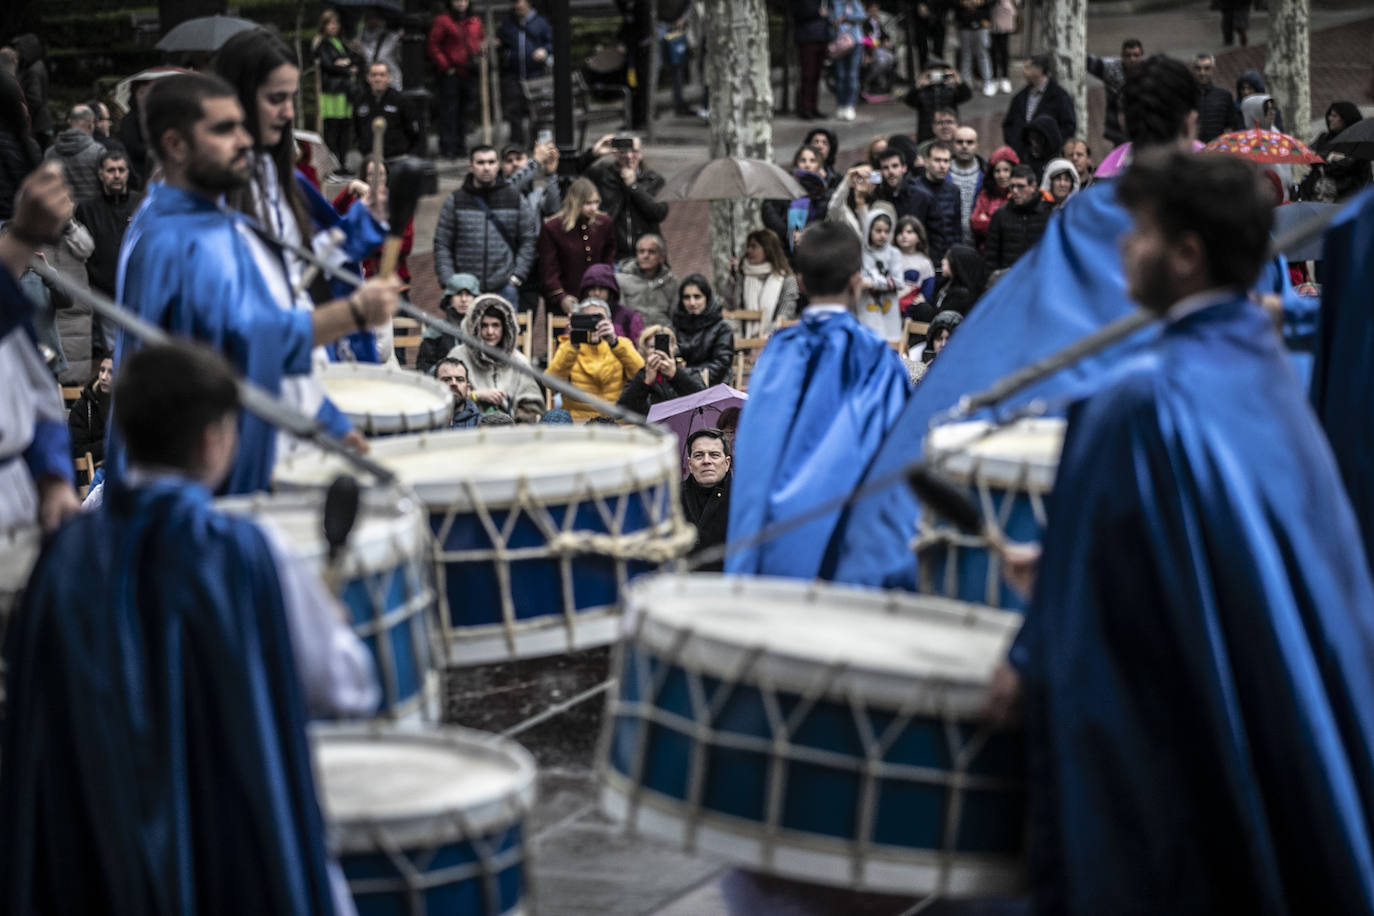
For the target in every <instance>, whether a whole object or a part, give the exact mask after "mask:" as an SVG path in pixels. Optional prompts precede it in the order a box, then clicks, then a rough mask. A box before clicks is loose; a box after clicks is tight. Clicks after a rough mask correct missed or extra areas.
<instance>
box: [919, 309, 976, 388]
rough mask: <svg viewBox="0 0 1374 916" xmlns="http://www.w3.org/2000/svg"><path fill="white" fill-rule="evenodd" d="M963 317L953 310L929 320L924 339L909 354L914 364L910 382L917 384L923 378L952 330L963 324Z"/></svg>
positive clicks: (945, 343) (945, 311)
mask: <svg viewBox="0 0 1374 916" xmlns="http://www.w3.org/2000/svg"><path fill="white" fill-rule="evenodd" d="M963 320H964V316H963V315H960V314H959V313H958V312H956V311H954V310H953V309H945V310H944V311H943V312H940V313H939V314H937V315H936V316H935V317H934V318H932V319H930V327H928V328H927V329H926V339H925V340H924V341H922V342H921V343H920V344H919V345H918V346H916V347H913V348H912V350H911V353H910V354H909V356H910V358H911V360H913V361H914V362H915V368H914V371H912V373H911V374H912V379H911V380H912V382H919V381H920V380H921V379H923V378H925V374H926V371H927V370H929V369H930V364H931V363H933V362H934V361H935V357H937V356H939V355H940V352H941V351H942V350H944V348H945V347H946V346H947V345H948V344H949V338H950V335H952V334H953V333H954V329H955V328H957V327H959V325H960V323H961V322H963Z"/></svg>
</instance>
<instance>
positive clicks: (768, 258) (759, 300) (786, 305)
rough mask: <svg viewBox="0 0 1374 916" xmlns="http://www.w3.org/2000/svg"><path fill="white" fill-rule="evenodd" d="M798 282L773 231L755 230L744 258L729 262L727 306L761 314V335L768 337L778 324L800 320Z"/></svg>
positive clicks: (726, 291)
mask: <svg viewBox="0 0 1374 916" xmlns="http://www.w3.org/2000/svg"><path fill="white" fill-rule="evenodd" d="M797 296H798V289H797V278H796V277H794V276H793V275H792V265H790V264H789V263H788V262H787V254H786V253H785V252H784V251H783V250H782V242H781V241H780V240H779V239H778V236H777V234H776V233H774V232H773V230H772V229H755V230H754V231H753V232H751V233H749V235H747V236H746V237H745V239H744V258H743V259H742V260H738V259H735V258H731V259H730V285H729V286H727V287H726V288H725V306H726V307H727V308H731V309H744V310H746V311H750V312H759V313H760V314H761V315H762V316H763V319H762V321H761V322H760V328H759V330H760V333H761V334H763V336H765V337H767V336H768V335H769V334H771V333H773V328H774V327H775V326H776V325H777V323H778V322H779V321H785V320H788V319H792V318H796V317H797Z"/></svg>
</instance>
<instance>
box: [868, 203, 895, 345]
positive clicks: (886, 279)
mask: <svg viewBox="0 0 1374 916" xmlns="http://www.w3.org/2000/svg"><path fill="white" fill-rule="evenodd" d="M896 223H897V217H896V214H894V213H893V212H892V207H891V206H890V205H889V204H887V203H885V202H884V203H876V204H874V205H873V206H872V207H869V208H868V216H867V218H866V219H865V220H864V247H863V296H862V297H861V298H860V299H859V323H860V324H862V325H863V326H864V327H866V328H868V329H869V330H870V331H872V332H873V333H875V334H877V335H878V336H879V337H881V338H882V339H883V340H897V339H899V338H900V337H901V336H902V309H901V306H900V305H898V298H899V297H898V295H897V291H898V290H899V289H901V287H902V253H901V252H900V251H898V250H897V248H896V246H894V245H893V244H892V235H893V230H894V228H895V227H896Z"/></svg>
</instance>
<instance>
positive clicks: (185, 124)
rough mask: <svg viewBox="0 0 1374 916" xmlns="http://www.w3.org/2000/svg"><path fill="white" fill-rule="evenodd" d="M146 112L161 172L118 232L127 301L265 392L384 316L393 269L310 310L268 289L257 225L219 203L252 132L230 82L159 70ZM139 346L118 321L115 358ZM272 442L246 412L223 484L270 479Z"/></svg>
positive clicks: (112, 471)
mask: <svg viewBox="0 0 1374 916" xmlns="http://www.w3.org/2000/svg"><path fill="white" fill-rule="evenodd" d="M144 115H145V123H146V124H147V127H148V143H149V147H150V149H151V150H152V151H153V153H154V155H156V156H157V158H158V161H159V162H160V163H161V165H162V170H163V176H164V177H163V183H162V184H155V185H153V186H152V188H151V189H150V190H149V192H148V199H147V201H146V203H145V205H144V206H143V207H142V209H140V210H139V211H138V214H137V215H136V216H135V217H134V220H133V223H132V224H131V225H130V226H129V232H128V235H127V237H126V238H125V241H124V250H123V252H122V254H121V266H120V271H119V276H118V280H117V283H116V289H117V292H118V298H119V300H120V301H121V302H122V303H123V304H124V306H125V308H128V309H130V310H131V311H134V312H137V313H138V315H139V316H140V317H141V318H143V319H144V320H146V321H150V322H152V323H153V324H156V325H158V326H159V327H162V328H163V329H164V330H167V331H170V332H172V333H174V334H178V335H181V336H184V337H190V338H193V339H196V340H199V341H201V342H203V343H206V344H208V345H210V346H211V347H213V348H215V349H218V350H219V351H220V352H222V353H223V354H224V355H225V356H226V357H227V358H228V359H229V361H230V362H231V363H232V364H233V365H234V367H235V368H236V369H237V370H238V371H239V372H241V373H243V375H244V376H246V377H247V378H248V379H249V380H250V381H253V382H256V383H257V384H258V385H260V386H262V387H263V388H265V389H267V390H268V391H269V392H270V393H272V394H277V393H279V392H280V390H281V385H282V379H283V377H285V376H287V375H305V374H309V372H310V358H311V349H312V348H313V347H315V346H317V345H323V344H327V343H330V342H332V341H334V340H337V339H339V338H340V337H343V336H345V335H347V334H349V333H352V332H353V331H357V330H362V329H364V328H368V327H372V326H375V325H378V324H382V323H383V322H389V321H390V320H391V316H392V314H393V313H394V312H395V311H396V303H397V298H398V295H399V289H400V281H399V280H397V279H395V278H394V277H392V278H385V279H383V278H375V277H374V278H372V279H370V280H368V281H366V282H365V283H364V284H363V286H362V287H361V288H360V289H358V290H357V291H356V292H354V293H353V294H352V295H350V296H349V297H348V298H347V299H341V300H335V301H333V302H329V303H326V304H324V305H321V306H319V307H318V308H316V309H315V310H314V311H313V312H310V311H305V310H287V309H284V308H281V307H279V305H278V304H277V303H275V302H273V301H272V297H271V292H270V287H269V286H268V284H267V281H266V280H265V279H264V277H263V276H262V274H261V273H260V272H259V271H258V269H257V267H256V265H255V263H254V260H253V253H252V250H251V248H250V238H251V233H252V232H253V229H251V228H250V227H249V226H248V225H247V223H246V222H245V218H244V217H243V216H242V215H241V214H239V213H237V212H234V211H231V210H227V209H226V208H224V207H223V206H221V204H220V198H221V195H223V194H224V193H225V192H227V191H232V190H235V189H237V188H241V187H244V186H245V185H246V184H247V182H248V180H249V178H250V167H249V160H248V152H249V150H250V149H251V148H252V144H253V140H252V137H250V136H249V134H248V131H247V130H246V129H245V128H244V115H243V109H242V108H241V107H240V105H239V103H238V99H237V98H236V96H235V93H234V90H233V89H232V88H231V87H230V86H229V85H228V84H227V83H225V82H224V81H223V80H221V79H219V78H218V77H213V76H208V75H204V74H185V75H179V76H171V77H166V78H164V79H162V80H159V81H158V82H157V84H156V85H155V86H154V87H153V88H152V89H151V90H149V92H148V96H147V98H146V99H145V100H144ZM138 346H139V341H138V340H137V339H136V338H134V337H132V336H130V335H128V334H127V333H121V334H120V335H119V340H118V343H117V345H116V348H115V365H116V368H117V367H118V366H119V363H120V362H121V361H122V359H123V358H124V356H125V355H126V354H128V353H129V352H130V351H131V350H134V349H137V348H138ZM275 442H276V435H275V430H273V429H272V428H271V427H270V426H268V425H267V424H266V423H265V422H264V421H262V420H260V419H258V418H257V417H255V416H252V415H249V414H246V413H245V414H244V415H243V416H242V417H241V418H240V419H239V449H238V455H237V458H236V459H235V461H234V465H233V467H232V468H231V469H230V472H229V474H228V476H227V478H226V480H225V483H224V490H223V492H226V493H249V492H253V491H255V490H263V489H266V488H267V486H268V484H269V483H270V481H271V476H272V463H273V460H274V456H275ZM110 444H111V448H110V454H109V456H108V460H107V474H108V476H109V477H110V478H111V479H114V478H115V477H117V476H118V474H119V471H120V469H121V466H122V446H121V445H120V443H119V440H118V430H116V431H115V434H114V435H112V437H111V440H110Z"/></svg>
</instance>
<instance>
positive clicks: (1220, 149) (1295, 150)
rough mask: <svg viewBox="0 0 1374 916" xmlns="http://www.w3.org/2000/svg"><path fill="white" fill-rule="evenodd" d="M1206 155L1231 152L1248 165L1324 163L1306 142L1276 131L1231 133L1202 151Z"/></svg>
mask: <svg viewBox="0 0 1374 916" xmlns="http://www.w3.org/2000/svg"><path fill="white" fill-rule="evenodd" d="M1202 149H1203V152H1207V153H1230V154H1231V155H1232V156H1241V157H1244V158H1246V159H1249V160H1250V161H1251V162H1261V163H1265V164H1271V163H1280V162H1301V163H1305V164H1308V165H1311V164H1314V163H1317V162H1325V161H1326V160H1325V159H1323V158H1322V157H1321V156H1318V155H1317V154H1316V153H1314V152H1312V150H1311V149H1309V148H1308V146H1307V144H1306V143H1303V142H1302V141H1301V140H1299V139H1298V138H1297V137H1290V136H1288V135H1287V134H1281V133H1279V132H1278V131H1276V130H1259V129H1258V128H1252V129H1251V130H1234V131H1231V132H1230V133H1229V134H1222V135H1221V136H1220V137H1217V138H1216V139H1215V140H1213V141H1212V142H1211V143H1208V144H1207V145H1206V146H1204V147H1203V148H1202Z"/></svg>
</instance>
